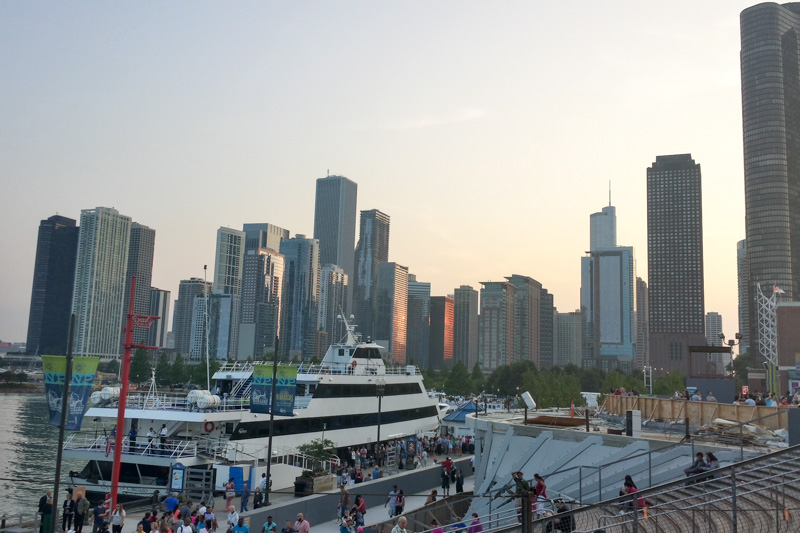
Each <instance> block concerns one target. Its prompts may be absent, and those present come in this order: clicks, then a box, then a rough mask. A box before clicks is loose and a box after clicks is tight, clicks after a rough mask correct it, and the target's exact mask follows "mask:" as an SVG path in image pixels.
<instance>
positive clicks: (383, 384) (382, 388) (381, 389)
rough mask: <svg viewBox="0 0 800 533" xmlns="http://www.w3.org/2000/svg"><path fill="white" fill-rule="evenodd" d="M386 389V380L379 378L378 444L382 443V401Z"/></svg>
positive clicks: (376, 383) (376, 382) (377, 392)
mask: <svg viewBox="0 0 800 533" xmlns="http://www.w3.org/2000/svg"><path fill="white" fill-rule="evenodd" d="M385 390H386V380H385V379H383V378H378V379H377V380H376V381H375V394H376V395H377V396H378V441H377V442H376V445H377V446H380V444H381V403H382V400H383V393H384V391H385Z"/></svg>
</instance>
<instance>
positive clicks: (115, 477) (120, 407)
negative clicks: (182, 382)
mask: <svg viewBox="0 0 800 533" xmlns="http://www.w3.org/2000/svg"><path fill="white" fill-rule="evenodd" d="M135 291H136V276H131V297H130V303H129V305H128V316H127V320H126V322H125V344H124V345H123V348H124V351H123V353H122V361H121V365H122V366H121V367H120V370H121V371H122V373H121V376H120V379H121V380H122V384H121V387H120V391H119V402H118V404H117V431H116V438H115V439H114V464H113V466H112V468H111V509H115V508H116V507H117V492H118V489H119V470H120V467H121V466H122V439H123V437H124V432H125V403H126V400H127V399H128V371H129V370H130V366H131V346H132V345H133V299H134V296H135Z"/></svg>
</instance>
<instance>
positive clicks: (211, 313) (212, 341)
mask: <svg viewBox="0 0 800 533" xmlns="http://www.w3.org/2000/svg"><path fill="white" fill-rule="evenodd" d="M237 300H238V298H237V297H236V296H235V295H233V294H217V293H214V294H209V295H207V296H205V297H204V296H198V297H197V298H195V300H194V306H193V308H192V334H191V342H190V346H189V358H190V360H192V361H204V360H205V350H206V343H207V345H208V357H209V359H212V360H213V359H216V360H218V361H227V360H228V359H231V358H234V357H235V356H236V352H234V351H233V350H234V348H233V345H234V343H233V339H232V338H231V332H232V331H234V330H233V327H232V325H231V318H232V316H233V313H234V305H235V304H236V302H237ZM206 304H207V305H208V317H206ZM206 320H207V322H206ZM206 324H208V339H206V337H205V331H206Z"/></svg>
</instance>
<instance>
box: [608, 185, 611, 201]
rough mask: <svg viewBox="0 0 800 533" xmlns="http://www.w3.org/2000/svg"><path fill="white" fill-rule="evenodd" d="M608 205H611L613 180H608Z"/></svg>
mask: <svg viewBox="0 0 800 533" xmlns="http://www.w3.org/2000/svg"><path fill="white" fill-rule="evenodd" d="M608 207H611V180H608Z"/></svg>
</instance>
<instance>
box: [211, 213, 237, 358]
mask: <svg viewBox="0 0 800 533" xmlns="http://www.w3.org/2000/svg"><path fill="white" fill-rule="evenodd" d="M244 248H245V232H243V231H239V230H235V229H232V228H219V229H218V230H217V249H216V254H215V261H214V294H230V295H231V302H230V305H231V316H230V319H229V320H228V323H229V326H230V331H229V332H228V341H229V347H228V350H229V351H230V352H231V353H233V354H236V353H237V345H238V342H239V313H240V311H241V308H240V306H241V300H240V298H241V294H242V279H243V276H244ZM225 305H227V304H223V314H224V312H225V311H224V308H225ZM215 316H217V315H215ZM216 329H218V328H217V327H216V325H215V324H214V323H213V320H212V323H211V326H210V331H211V332H213V331H215V330H216Z"/></svg>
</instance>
